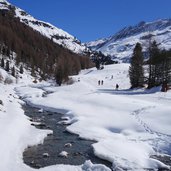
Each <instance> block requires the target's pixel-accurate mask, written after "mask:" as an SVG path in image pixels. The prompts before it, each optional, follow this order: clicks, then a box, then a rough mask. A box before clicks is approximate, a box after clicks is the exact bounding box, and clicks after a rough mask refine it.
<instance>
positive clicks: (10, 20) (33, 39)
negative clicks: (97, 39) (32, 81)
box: [0, 7, 93, 85]
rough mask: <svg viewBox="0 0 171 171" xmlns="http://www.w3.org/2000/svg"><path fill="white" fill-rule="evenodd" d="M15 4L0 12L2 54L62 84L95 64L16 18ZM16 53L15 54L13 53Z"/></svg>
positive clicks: (33, 71) (0, 45)
mask: <svg viewBox="0 0 171 171" xmlns="http://www.w3.org/2000/svg"><path fill="white" fill-rule="evenodd" d="M14 14H15V7H11V9H10V10H1V11H0V54H3V56H4V57H5V56H8V57H9V59H13V58H14V57H15V61H16V65H20V63H23V64H24V67H28V68H31V73H32V75H33V76H34V75H35V73H39V75H40V76H41V77H42V78H43V79H46V78H49V77H54V78H55V79H56V82H57V83H58V84H59V85H61V83H62V82H65V81H67V80H68V76H69V75H73V74H78V72H79V71H80V70H81V69H85V68H89V67H91V66H92V65H93V63H92V62H91V60H90V58H89V56H85V55H79V54H75V53H73V52H72V51H70V50H68V49H66V48H64V47H62V46H61V45H58V44H56V43H54V42H53V40H50V39H48V38H46V37H45V36H43V35H41V34H40V33H39V32H37V31H35V30H33V29H32V28H31V27H29V26H26V25H25V24H24V23H21V22H20V19H19V18H16V17H14ZM12 52H15V53H16V56H13V53H12Z"/></svg>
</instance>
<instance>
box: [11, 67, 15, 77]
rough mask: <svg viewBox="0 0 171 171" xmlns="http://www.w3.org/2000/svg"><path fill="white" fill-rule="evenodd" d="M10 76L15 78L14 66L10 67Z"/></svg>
mask: <svg viewBox="0 0 171 171" xmlns="http://www.w3.org/2000/svg"><path fill="white" fill-rule="evenodd" d="M11 75H12V76H13V77H15V67H14V66H13V67H12V73H11Z"/></svg>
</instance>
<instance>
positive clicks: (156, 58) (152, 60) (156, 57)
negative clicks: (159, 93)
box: [148, 41, 161, 88]
mask: <svg viewBox="0 0 171 171" xmlns="http://www.w3.org/2000/svg"><path fill="white" fill-rule="evenodd" d="M160 66H161V55H160V50H159V48H158V46H157V43H156V41H153V42H152V43H151V44H150V47H149V77H148V88H152V87H154V86H157V85H160V83H159V80H160V73H161V70H160Z"/></svg>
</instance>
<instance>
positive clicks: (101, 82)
mask: <svg viewBox="0 0 171 171" xmlns="http://www.w3.org/2000/svg"><path fill="white" fill-rule="evenodd" d="M103 84H104V81H103V80H99V81H98V85H99V86H100V85H103ZM115 89H116V90H118V89H119V84H116V85H115Z"/></svg>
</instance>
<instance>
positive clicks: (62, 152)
mask: <svg viewBox="0 0 171 171" xmlns="http://www.w3.org/2000/svg"><path fill="white" fill-rule="evenodd" d="M59 157H65V158H67V157H68V152H66V151H61V152H60V153H59Z"/></svg>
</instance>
